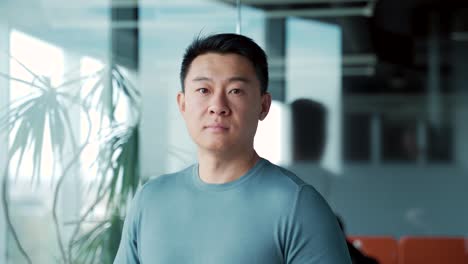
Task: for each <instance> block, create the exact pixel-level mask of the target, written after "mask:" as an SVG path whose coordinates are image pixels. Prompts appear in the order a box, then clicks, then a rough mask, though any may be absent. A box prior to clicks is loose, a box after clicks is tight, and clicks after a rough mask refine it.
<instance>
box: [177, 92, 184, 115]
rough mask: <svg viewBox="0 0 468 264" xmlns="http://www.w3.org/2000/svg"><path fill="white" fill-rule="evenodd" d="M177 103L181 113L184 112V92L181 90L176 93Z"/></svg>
mask: <svg viewBox="0 0 468 264" xmlns="http://www.w3.org/2000/svg"><path fill="white" fill-rule="evenodd" d="M177 105H178V106H179V111H180V113H181V114H184V113H185V94H184V93H183V92H178V93H177Z"/></svg>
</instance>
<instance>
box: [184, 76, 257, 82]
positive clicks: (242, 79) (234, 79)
mask: <svg viewBox="0 0 468 264" xmlns="http://www.w3.org/2000/svg"><path fill="white" fill-rule="evenodd" d="M192 81H194V82H203V81H210V82H211V81H212V79H211V78H208V77H203V76H199V77H195V78H193V79H192ZM228 82H244V83H250V79H248V78H245V77H242V76H234V77H231V78H229V79H228Z"/></svg>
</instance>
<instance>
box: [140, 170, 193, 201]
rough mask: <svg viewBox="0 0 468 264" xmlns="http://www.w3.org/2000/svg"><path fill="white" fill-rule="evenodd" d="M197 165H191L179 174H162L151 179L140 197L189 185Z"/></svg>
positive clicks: (144, 186)
mask: <svg viewBox="0 0 468 264" xmlns="http://www.w3.org/2000/svg"><path fill="white" fill-rule="evenodd" d="M194 168H195V165H191V166H189V167H187V168H185V169H182V170H180V171H177V172H173V173H167V174H162V175H160V176H157V177H152V178H150V179H149V180H148V181H147V182H146V183H144V184H143V185H142V187H141V189H140V191H139V192H140V193H141V194H140V195H142V196H147V195H150V194H152V193H154V192H157V193H162V192H165V191H171V190H173V189H174V188H177V187H180V186H181V185H183V184H186V183H187V179H188V178H189V177H190V175H192V173H193V170H194Z"/></svg>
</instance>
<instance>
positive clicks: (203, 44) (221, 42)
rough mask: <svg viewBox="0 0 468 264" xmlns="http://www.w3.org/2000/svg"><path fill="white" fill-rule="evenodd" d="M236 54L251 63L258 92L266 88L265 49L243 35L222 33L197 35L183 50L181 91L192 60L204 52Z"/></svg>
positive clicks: (266, 63) (183, 89)
mask: <svg viewBox="0 0 468 264" xmlns="http://www.w3.org/2000/svg"><path fill="white" fill-rule="evenodd" d="M210 52H212V53H219V54H230V53H232V54H237V55H240V56H243V57H245V58H247V59H248V60H249V61H250V62H251V63H252V65H253V67H254V69H255V73H256V75H257V78H258V80H259V81H260V92H261V93H262V94H264V93H266V91H267V89H268V62H267V56H266V54H265V51H263V49H262V48H260V46H258V44H257V43H255V42H254V41H253V40H252V39H251V38H248V37H246V36H243V35H238V34H232V33H223V34H215V35H209V36H205V37H202V36H198V37H197V38H195V40H194V41H193V42H192V43H191V44H190V45H189V46H188V48H187V49H186V50H185V54H184V57H183V59H182V65H181V68H180V82H181V85H182V92H184V91H185V87H184V81H185V78H186V77H187V73H188V71H189V69H190V65H191V64H192V62H193V60H194V59H195V58H196V57H198V56H200V55H203V54H206V53H210Z"/></svg>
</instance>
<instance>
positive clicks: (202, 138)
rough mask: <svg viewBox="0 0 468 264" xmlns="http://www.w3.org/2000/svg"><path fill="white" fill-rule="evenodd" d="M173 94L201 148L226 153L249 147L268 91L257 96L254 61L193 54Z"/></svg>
mask: <svg viewBox="0 0 468 264" xmlns="http://www.w3.org/2000/svg"><path fill="white" fill-rule="evenodd" d="M184 84H185V92H184V93H182V92H180V93H179V94H178V95H177V103H178V105H179V110H180V112H181V113H182V116H183V118H184V120H185V123H186V125H187V128H188V131H189V134H190V136H191V137H192V139H193V140H194V141H195V143H196V144H197V145H198V147H199V149H200V150H206V151H211V152H217V153H228V152H235V151H243V150H249V149H252V148H253V138H254V136H255V132H256V130H257V124H258V121H259V120H263V119H264V118H265V117H266V115H267V114H268V110H269V108H270V104H271V96H270V94H268V93H266V94H264V95H261V92H260V82H259V80H258V78H257V76H256V74H255V70H254V67H253V65H252V64H251V63H250V61H249V60H248V59H246V58H245V57H242V56H240V55H237V54H218V53H207V54H203V55H200V56H198V57H196V58H195V59H194V60H193V62H192V64H191V66H190V69H189V71H188V73H187V76H186V78H185V80H184Z"/></svg>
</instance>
